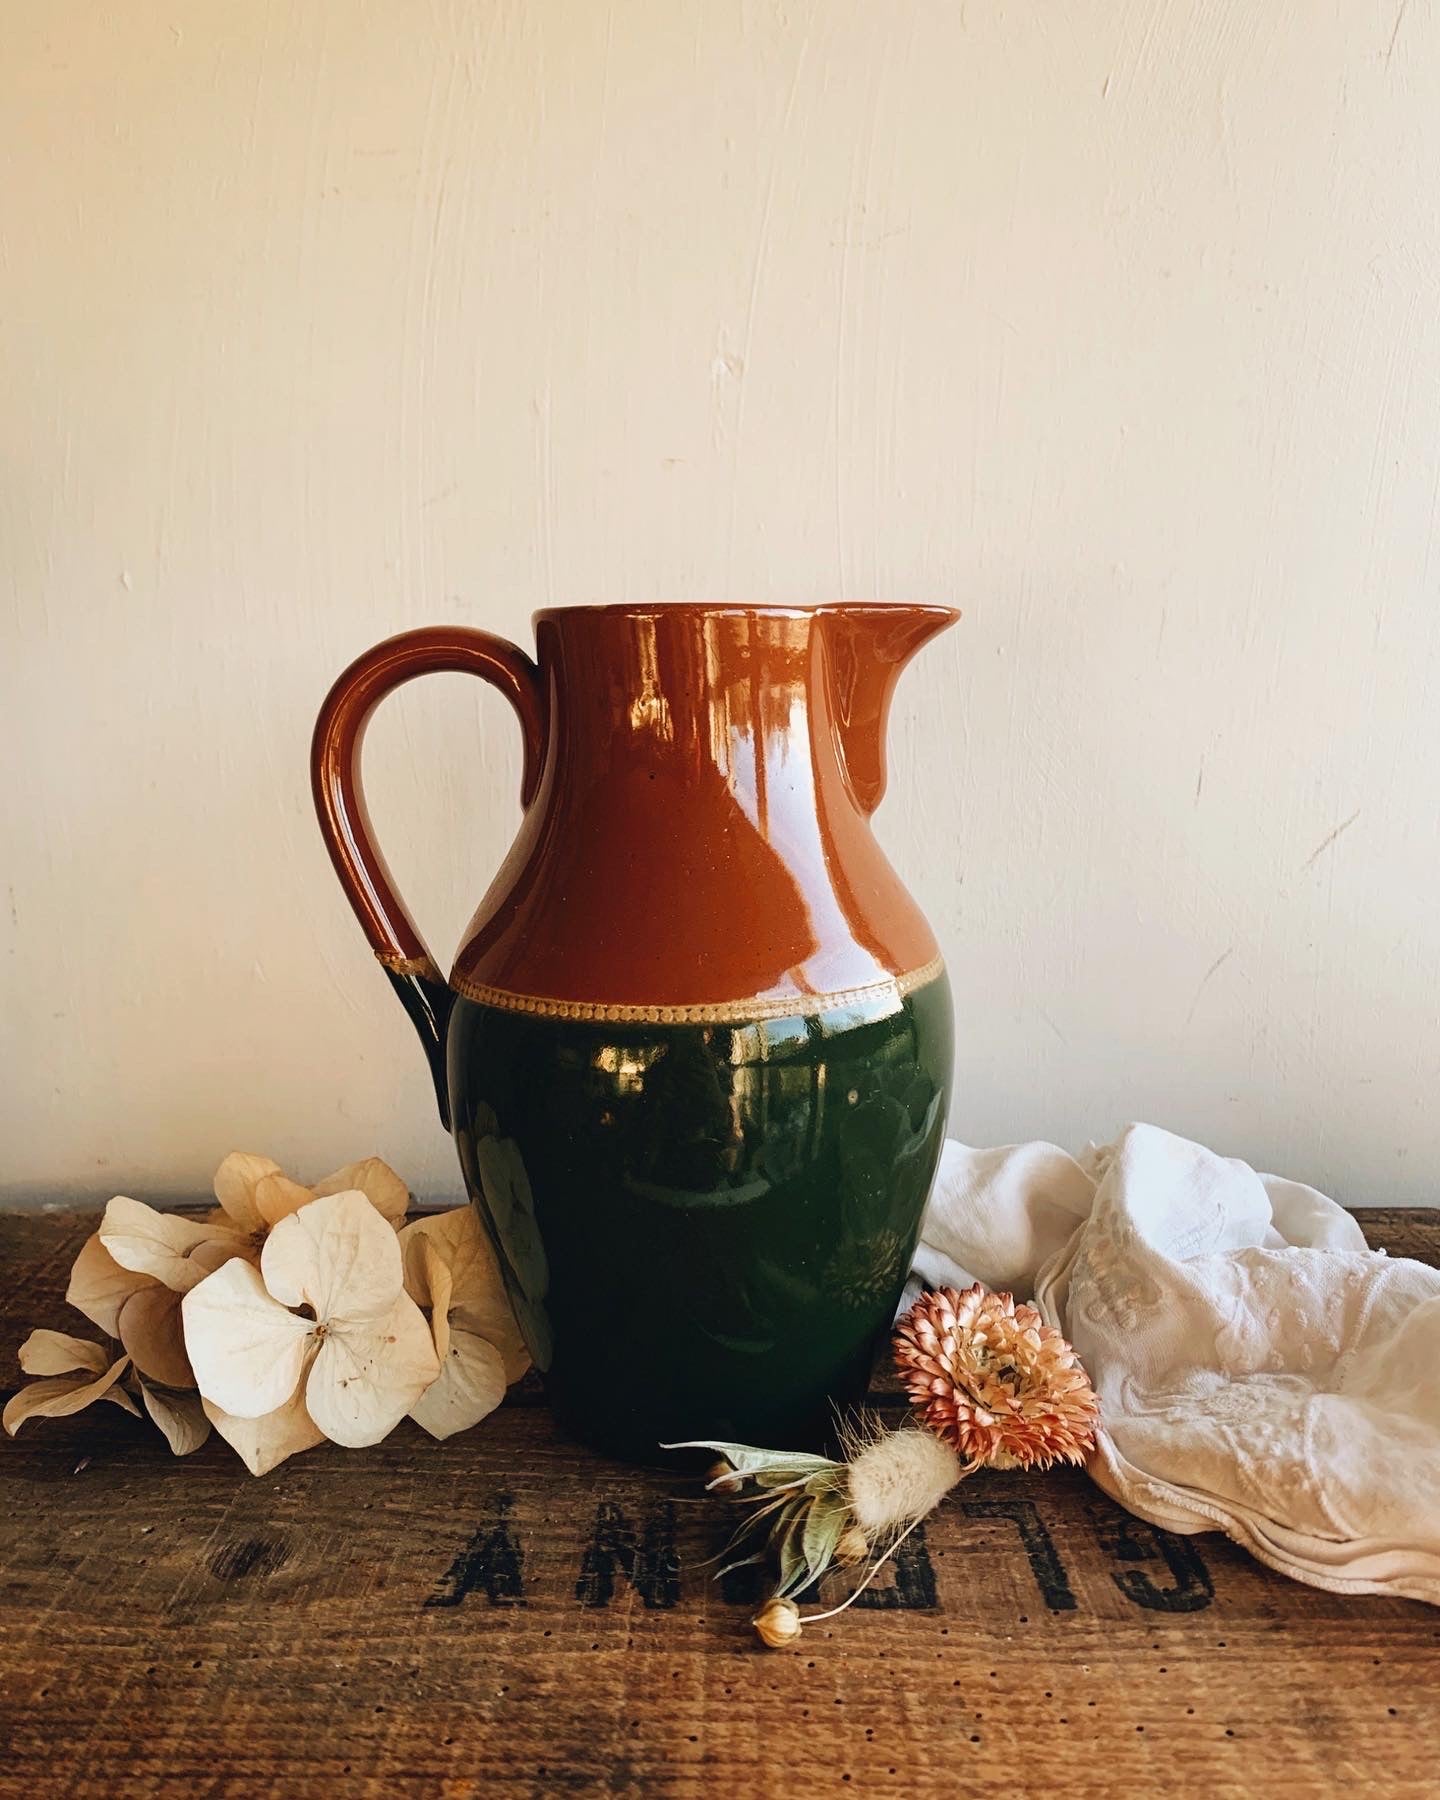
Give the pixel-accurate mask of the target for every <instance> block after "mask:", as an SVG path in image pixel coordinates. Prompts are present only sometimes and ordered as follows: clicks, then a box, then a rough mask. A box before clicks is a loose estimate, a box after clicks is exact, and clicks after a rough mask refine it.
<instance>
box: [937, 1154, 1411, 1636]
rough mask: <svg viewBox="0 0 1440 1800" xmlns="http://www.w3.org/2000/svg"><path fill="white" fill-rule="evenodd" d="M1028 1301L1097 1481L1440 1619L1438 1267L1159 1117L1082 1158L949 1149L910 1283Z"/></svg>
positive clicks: (1178, 1525) (1171, 1519) (1278, 1561)
mask: <svg viewBox="0 0 1440 1800" xmlns="http://www.w3.org/2000/svg"><path fill="white" fill-rule="evenodd" d="M971 1281H980V1282H983V1283H984V1284H985V1286H987V1287H990V1288H996V1289H1008V1290H1010V1291H1011V1292H1012V1293H1013V1294H1014V1295H1015V1297H1016V1299H1017V1300H1019V1299H1033V1300H1034V1302H1035V1304H1036V1305H1037V1306H1038V1307H1039V1309H1040V1311H1041V1313H1042V1314H1043V1315H1044V1317H1045V1318H1046V1320H1047V1321H1048V1322H1049V1323H1050V1324H1052V1325H1055V1326H1057V1327H1058V1328H1059V1329H1060V1330H1061V1331H1062V1332H1064V1334H1065V1336H1066V1337H1068V1338H1069V1339H1070V1341H1071V1342H1072V1343H1073V1344H1074V1346H1075V1348H1076V1350H1078V1351H1079V1353H1080V1356H1081V1359H1082V1360H1083V1362H1084V1364H1085V1367H1086V1369H1087V1370H1088V1371H1089V1374H1090V1378H1091V1380H1092V1381H1093V1382H1094V1384H1095V1387H1096V1390H1097V1392H1098V1393H1099V1396H1100V1404H1101V1409H1102V1418H1103V1428H1102V1430H1101V1433H1100V1436H1099V1442H1098V1446H1097V1451H1096V1454H1095V1456H1094V1457H1093V1458H1092V1459H1091V1463H1090V1474H1091V1475H1092V1476H1093V1477H1094V1479H1095V1481H1096V1482H1098V1484H1099V1485H1100V1486H1101V1487H1102V1488H1103V1489H1104V1490H1105V1491H1106V1493H1108V1494H1111V1495H1113V1497H1114V1498H1115V1499H1116V1500H1118V1501H1119V1502H1120V1504H1121V1505H1122V1506H1124V1507H1127V1508H1128V1509H1129V1510H1130V1511H1131V1512H1133V1513H1137V1514H1139V1516H1140V1517H1141V1518H1143V1519H1148V1520H1150V1521H1151V1522H1152V1523H1153V1524H1156V1525H1160V1526H1163V1527H1164V1528H1165V1529H1167V1530H1169V1531H1178V1532H1195V1531H1210V1530H1220V1531H1224V1532H1226V1533H1227V1534H1228V1535H1229V1536H1230V1537H1232V1538H1233V1539H1234V1540H1235V1541H1236V1542H1237V1543H1238V1544H1241V1545H1243V1546H1244V1547H1245V1548H1246V1549H1247V1550H1249V1551H1251V1552H1252V1553H1253V1554H1254V1555H1255V1556H1257V1557H1258V1558H1259V1559H1260V1560H1261V1561H1262V1562H1264V1563H1268V1564H1269V1565H1270V1566H1271V1567H1272V1568H1275V1569H1279V1570H1280V1571H1281V1572H1282V1573H1283V1574H1286V1575H1291V1576H1293V1577H1295V1579H1296V1580H1298V1581H1305V1582H1309V1583H1310V1584H1311V1585H1312V1586H1314V1587H1322V1588H1330V1589H1333V1590H1334V1591H1336V1592H1337V1593H1349V1594H1355V1593H1388V1594H1400V1595H1405V1596H1408V1597H1409V1598H1412V1599H1416V1600H1428V1601H1430V1602H1432V1603H1433V1604H1440V1270H1435V1269H1430V1268H1427V1267H1425V1266H1424V1264H1422V1263H1418V1262H1414V1261H1412V1260H1410V1259H1409V1258H1405V1257H1389V1256H1386V1255H1385V1254H1384V1253H1383V1252H1379V1251H1371V1250H1369V1249H1367V1248H1366V1245H1365V1240H1364V1237H1363V1235H1362V1234H1361V1231H1360V1227H1359V1226H1358V1225H1357V1224H1356V1222H1355V1220H1354V1219H1353V1218H1352V1217H1351V1216H1350V1214H1349V1213H1347V1212H1346V1211H1345V1210H1344V1208H1343V1207H1340V1206H1338V1205H1336V1203H1335V1202H1334V1201H1333V1200H1329V1199H1327V1198H1326V1197H1325V1195H1324V1194H1321V1193H1317V1192H1316V1190H1315V1189H1314V1188H1309V1187H1305V1186H1303V1185H1302V1184H1301V1183H1300V1182H1297V1181H1286V1180H1283V1179H1281V1178H1280V1177H1278V1176H1274V1175H1257V1174H1256V1173H1255V1171H1254V1170H1253V1169H1251V1168H1250V1167H1249V1166H1248V1165H1247V1164H1245V1163H1243V1162H1238V1161H1235V1160H1233V1159H1227V1158H1225V1157H1221V1156H1216V1155H1214V1154H1213V1153H1212V1152H1211V1151H1209V1150H1206V1149H1204V1148H1203V1147H1202V1146H1201V1145H1199V1144H1192V1143H1187V1142H1186V1141H1185V1139H1183V1138H1178V1137H1173V1136H1172V1135H1171V1134H1170V1133H1169V1132H1166V1131H1161V1130H1159V1129H1158V1128H1157V1127H1155V1126H1153V1125H1131V1126H1129V1127H1128V1128H1127V1129H1126V1130H1125V1131H1124V1132H1123V1133H1122V1134H1121V1135H1120V1137H1119V1138H1118V1139H1117V1140H1116V1141H1115V1143H1114V1144H1112V1145H1107V1146H1106V1147H1104V1148H1103V1149H1097V1148H1095V1147H1093V1146H1092V1147H1091V1148H1090V1149H1089V1150H1088V1151H1086V1152H1085V1154H1084V1155H1083V1156H1082V1157H1081V1158H1080V1159H1079V1160H1076V1159H1075V1158H1074V1157H1071V1156H1067V1155H1066V1153H1065V1152H1064V1151H1063V1150H1059V1149H1057V1148H1056V1147H1055V1146H1054V1145H1053V1144H1039V1143H1036V1144H1020V1145H1015V1146H1012V1147H1010V1148H1007V1149H1000V1150H971V1149H968V1148H967V1147H966V1146H965V1145H963V1144H959V1143H956V1142H954V1141H953V1140H952V1141H950V1142H948V1143H947V1144H946V1146H945V1151H944V1155H943V1157H942V1159H941V1163H940V1170H939V1173H938V1175H937V1176H936V1180H935V1186H934V1188H933V1190H932V1192H931V1196H930V1202H929V1207H928V1209H927V1212H926V1216H925V1223H924V1226H923V1228H922V1232H921V1242H920V1246H919V1249H918V1250H917V1252H916V1257H915V1268H914V1278H913V1279H912V1283H911V1287H910V1289H909V1290H907V1299H906V1302H905V1303H906V1304H908V1303H909V1300H910V1299H912V1298H913V1297H914V1294H915V1292H918V1289H919V1286H920V1284H921V1283H924V1284H925V1285H927V1286H931V1287H938V1286H942V1285H945V1284H949V1285H953V1286H956V1287H966V1286H968V1285H969V1283H970V1282H971Z"/></svg>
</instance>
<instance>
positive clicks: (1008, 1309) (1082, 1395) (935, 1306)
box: [895, 1282, 1100, 1469]
mask: <svg viewBox="0 0 1440 1800" xmlns="http://www.w3.org/2000/svg"><path fill="white" fill-rule="evenodd" d="M895 1363H896V1367H897V1368H898V1369H899V1371H900V1379H901V1381H902V1382H903V1383H904V1386H905V1391H906V1393H907V1394H908V1396H909V1398H910V1402H911V1404H912V1405H913V1406H915V1407H917V1408H919V1409H920V1411H921V1415H922V1417H923V1418H924V1421H925V1424H926V1425H927V1426H928V1427H929V1428H930V1430H931V1431H933V1432H935V1433H936V1435H937V1436H938V1437H940V1438H942V1439H943V1440H944V1441H945V1442H946V1443H947V1444H951V1445H953V1446H954V1448H955V1449H956V1450H957V1451H958V1452H959V1453H960V1455H961V1456H962V1457H964V1458H965V1460H966V1461H967V1462H968V1463H970V1464H971V1465H972V1466H979V1465H982V1464H983V1465H984V1466H985V1467H987V1468H992V1469H1016V1468H1019V1469H1031V1468H1041V1469H1046V1468H1049V1466H1050V1465H1051V1463H1054V1462H1068V1463H1083V1462H1084V1460H1085V1456H1086V1453H1087V1452H1088V1451H1090V1450H1093V1449H1094V1447H1095V1428H1096V1426H1097V1424H1098V1423H1099V1419H1100V1403H1099V1401H1098V1400H1097V1399H1096V1396H1095V1390H1094V1388H1093V1387H1091V1385H1090V1378H1089V1376H1088V1375H1086V1373H1085V1370H1084V1368H1083V1367H1082V1366H1081V1362H1080V1359H1079V1357H1078V1356H1077V1355H1076V1354H1075V1352H1074V1350H1073V1349H1072V1348H1071V1346H1070V1345H1069V1344H1068V1343H1067V1342H1066V1341H1065V1339H1064V1338H1063V1337H1062V1336H1061V1335H1060V1333H1059V1332H1058V1331H1056V1330H1055V1329H1054V1327H1053V1326H1050V1325H1046V1324H1045V1323H1044V1322H1043V1321H1042V1319H1041V1317H1040V1314H1039V1313H1038V1312H1037V1311H1036V1310H1035V1308H1034V1307H1033V1306H1024V1305H1021V1306H1017V1305H1016V1304H1015V1301H1014V1299H1013V1297H1012V1296H1011V1295H1009V1294H992V1293H989V1292H987V1291H986V1289H984V1288H983V1287H981V1286H980V1284H979V1283H978V1282H977V1283H976V1284H975V1285H974V1286H973V1287H969V1288H966V1290H965V1291H964V1293H960V1292H958V1291H957V1290H956V1289H955V1288H951V1287H942V1288H937V1289H935V1291H934V1292H933V1293H929V1294H922V1295H921V1297H920V1298H919V1299H918V1300H917V1301H916V1302H915V1304H914V1306H912V1307H911V1309H910V1311H909V1312H908V1313H906V1315H905V1317H904V1318H903V1319H902V1320H901V1321H900V1323H899V1325H898V1326H897V1327H896V1330H895Z"/></svg>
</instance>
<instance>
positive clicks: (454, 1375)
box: [410, 1331, 508, 1438]
mask: <svg viewBox="0 0 1440 1800" xmlns="http://www.w3.org/2000/svg"><path fill="white" fill-rule="evenodd" d="M507 1385H508V1384H507V1382H506V1379H505V1361H504V1358H503V1357H502V1356H501V1354H500V1352H499V1350H498V1349H496V1347H495V1345H494V1344H492V1343H490V1342H489V1340H488V1339H486V1338H483V1337H476V1336H475V1335H474V1334H473V1333H471V1332H468V1331H452V1332H451V1333H450V1334H449V1339H448V1343H447V1346H446V1349H445V1351H444V1352H443V1353H442V1355H441V1362H440V1373H439V1374H438V1375H437V1376H436V1378H435V1380H434V1381H432V1382H431V1383H430V1385H429V1387H427V1388H426V1390H425V1392H424V1393H423V1394H422V1395H421V1396H420V1398H419V1399H418V1400H417V1401H416V1402H415V1404H414V1406H412V1407H411V1408H410V1417H411V1418H412V1419H413V1420H414V1421H415V1423H416V1424H417V1425H419V1426H421V1427H422V1428H423V1429H424V1430H426V1431H428V1432H429V1433H430V1435H431V1437H433V1438H448V1437H453V1436H454V1435H455V1433H456V1432H457V1431H468V1430H469V1429H470V1427H471V1426H472V1425H478V1424H479V1423H480V1421H481V1420H482V1419H483V1418H485V1417H486V1416H487V1415H488V1414H489V1413H492V1412H494V1410H495V1408H496V1407H497V1406H498V1405H499V1404H500V1402H501V1401H502V1400H503V1399H504V1398H505V1389H506V1386H507Z"/></svg>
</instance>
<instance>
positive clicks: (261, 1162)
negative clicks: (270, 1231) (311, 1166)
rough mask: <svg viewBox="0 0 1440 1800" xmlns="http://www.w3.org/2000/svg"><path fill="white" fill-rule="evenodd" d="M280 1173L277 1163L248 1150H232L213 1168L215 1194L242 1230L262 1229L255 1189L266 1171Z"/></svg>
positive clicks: (263, 1223)
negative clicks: (218, 1165)
mask: <svg viewBox="0 0 1440 1800" xmlns="http://www.w3.org/2000/svg"><path fill="white" fill-rule="evenodd" d="M279 1173H280V1165H279V1163H277V1162H275V1161H274V1160H273V1159H272V1158H271V1157H268V1156H256V1155H255V1154H254V1153H253V1152H252V1151H249V1150H232V1151H231V1152H230V1154H229V1155H228V1156H227V1157H226V1158H225V1160H224V1162H222V1163H221V1165H220V1167H219V1168H218V1169H217V1170H216V1171H215V1184H214V1185H215V1198H216V1199H217V1200H218V1201H219V1202H220V1204H221V1206H222V1207H224V1209H225V1211H226V1212H227V1213H228V1214H229V1216H230V1217H231V1218H232V1219H233V1220H234V1221H235V1223H236V1224H237V1225H238V1226H239V1227H240V1229H241V1230H242V1231H263V1230H264V1229H265V1221H264V1220H263V1219H262V1218H261V1217H260V1209H259V1207H258V1206H256V1204H255V1189H256V1186H257V1185H258V1183H259V1182H261V1181H263V1180H264V1178H265V1177H266V1176H267V1175H278V1174H279Z"/></svg>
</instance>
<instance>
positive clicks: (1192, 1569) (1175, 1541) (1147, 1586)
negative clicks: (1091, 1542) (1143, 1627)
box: [1090, 1507, 1215, 1613]
mask: <svg viewBox="0 0 1440 1800" xmlns="http://www.w3.org/2000/svg"><path fill="white" fill-rule="evenodd" d="M1090 1525H1091V1529H1092V1530H1093V1531H1094V1533H1095V1538H1096V1541H1097V1542H1098V1543H1099V1545H1100V1548H1101V1549H1102V1550H1103V1551H1104V1552H1105V1553H1106V1555H1107V1556H1113V1557H1114V1558H1115V1560H1116V1561H1117V1562H1131V1563H1136V1562H1149V1563H1155V1562H1160V1563H1164V1565H1165V1567H1166V1568H1167V1569H1168V1570H1169V1571H1170V1574H1171V1575H1172V1576H1173V1578H1174V1580H1173V1584H1172V1585H1170V1586H1168V1587H1162V1586H1161V1585H1160V1584H1159V1583H1158V1582H1155V1581H1152V1580H1151V1579H1150V1577H1149V1575H1148V1574H1146V1572H1145V1571H1144V1570H1143V1569H1118V1570H1117V1569H1112V1570H1111V1571H1110V1579H1111V1580H1112V1581H1113V1582H1114V1583H1115V1585H1116V1587H1118V1588H1119V1590H1120V1592H1121V1593H1122V1594H1123V1595H1124V1596H1125V1598H1126V1599H1127V1600H1131V1601H1133V1602H1134V1603H1135V1605H1136V1606H1143V1607H1144V1608H1145V1609H1146V1611H1147V1612H1168V1613H1182V1612H1200V1611H1202V1610H1203V1609H1204V1608H1205V1607H1207V1606H1209V1604H1210V1602H1211V1601H1212V1600H1213V1599H1214V1598H1215V1583H1214V1581H1213V1580H1212V1578H1211V1575H1210V1571H1209V1569H1208V1568H1207V1567H1206V1566H1205V1559H1204V1557H1202V1556H1201V1554H1200V1552H1199V1550H1198V1548H1197V1547H1196V1544H1195V1540H1194V1539H1193V1538H1188V1537H1181V1536H1179V1535H1178V1534H1177V1533H1176V1532H1173V1531H1162V1530H1161V1528H1160V1527H1159V1526H1158V1525H1151V1524H1148V1523H1147V1522H1146V1521H1145V1520H1144V1519H1137V1518H1134V1517H1133V1516H1132V1515H1131V1514H1130V1513H1125V1512H1121V1511H1120V1510H1119V1508H1118V1507H1115V1508H1109V1507H1107V1508H1104V1509H1101V1508H1099V1507H1091V1509H1090Z"/></svg>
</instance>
